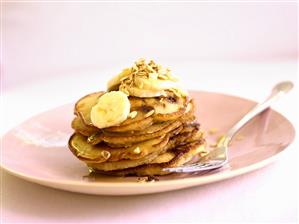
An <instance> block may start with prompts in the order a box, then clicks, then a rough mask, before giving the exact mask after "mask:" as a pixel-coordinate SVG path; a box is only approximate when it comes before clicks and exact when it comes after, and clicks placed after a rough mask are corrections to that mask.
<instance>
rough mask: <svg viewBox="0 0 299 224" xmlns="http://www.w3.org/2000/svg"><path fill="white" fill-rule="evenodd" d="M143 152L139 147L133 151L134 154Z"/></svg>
mask: <svg viewBox="0 0 299 224" xmlns="http://www.w3.org/2000/svg"><path fill="white" fill-rule="evenodd" d="M140 152H141V151H140V148H139V147H137V148H135V149H134V150H133V153H134V154H139V153H140Z"/></svg>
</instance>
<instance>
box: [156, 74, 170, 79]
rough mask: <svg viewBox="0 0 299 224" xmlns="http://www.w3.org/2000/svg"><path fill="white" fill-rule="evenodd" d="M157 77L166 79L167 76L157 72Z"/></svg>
mask: <svg viewBox="0 0 299 224" xmlns="http://www.w3.org/2000/svg"><path fill="white" fill-rule="evenodd" d="M158 78H159V79H162V80H168V76H166V75H163V74H159V75H158Z"/></svg>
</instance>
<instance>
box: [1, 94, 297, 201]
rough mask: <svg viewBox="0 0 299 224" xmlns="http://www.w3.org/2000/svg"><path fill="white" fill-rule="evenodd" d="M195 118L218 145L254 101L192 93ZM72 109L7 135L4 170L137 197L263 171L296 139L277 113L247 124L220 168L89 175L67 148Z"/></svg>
mask: <svg viewBox="0 0 299 224" xmlns="http://www.w3.org/2000/svg"><path fill="white" fill-rule="evenodd" d="M191 95H192V96H193V98H194V99H195V103H196V105H197V118H198V121H199V122H200V123H201V126H202V128H203V129H204V130H206V131H207V133H208V130H211V129H217V132H216V133H214V134H207V138H208V142H209V143H210V144H212V143H214V142H215V141H216V139H217V137H219V135H221V134H222V133H225V132H226V131H227V130H228V129H229V128H230V127H231V126H232V125H233V124H234V123H235V122H236V121H238V120H239V119H240V118H241V117H242V116H243V115H244V114H245V113H246V112H247V111H248V110H249V109H250V108H251V107H253V106H254V105H255V104H256V103H255V102H253V101H250V100H247V99H243V98H239V97H235V96H229V95H224V94H219V93H210V92H201V91H192V92H191ZM72 118H73V105H64V106H61V107H58V108H55V109H52V110H49V111H47V112H45V113H42V114H40V115H37V116H35V117H33V118H31V119H29V120H27V121H26V122H24V123H23V124H21V125H19V126H18V127H16V128H14V129H13V130H11V131H9V132H8V133H7V134H6V135H5V136H4V137H3V148H2V164H1V166H2V168H4V170H6V171H8V172H9V173H11V174H13V175H15V176H18V177H20V178H23V179H25V180H28V181H31V182H34V183H38V184H41V185H45V186H49V187H53V188H57V189H63V190H67V191H73V192H81V193H87V194H101V195H133V194H146V193H156V192H164V191H170V190H175V189H182V188H187V187H191V186H198V185H202V184H207V183H212V182H215V181H220V180H224V179H227V178H231V177H234V176H237V175H241V174H244V173H247V172H250V171H253V170H256V169H258V168H261V167H263V166H265V165H267V164H269V163H270V162H272V161H274V160H275V159H276V158H277V157H278V156H280V155H281V153H282V152H283V151H285V149H286V147H287V146H288V145H289V144H290V143H291V142H292V141H293V140H294V137H295V130H294V127H293V126H292V124H291V123H290V122H289V121H288V120H287V119H286V118H285V117H284V116H282V115H281V114H279V113H278V112H276V111H274V110H271V109H269V110H267V111H265V112H263V113H262V114H260V115H259V116H257V117H256V118H254V119H253V120H252V121H251V122H249V123H248V124H247V125H246V126H245V127H244V128H243V129H242V130H241V131H240V132H239V133H238V134H237V136H236V137H235V138H234V139H233V141H232V145H231V147H230V148H229V164H228V166H226V167H224V168H222V169H221V170H217V171H212V172H207V173H194V174H172V175H168V176H165V177H160V178H159V179H160V180H159V181H155V182H149V183H140V182H138V181H137V178H135V177H128V178H119V177H106V176H92V175H89V172H88V169H87V167H86V166H85V164H83V163H82V162H80V161H78V160H77V158H75V157H74V156H73V155H72V153H71V152H70V151H69V150H68V147H67V140H68V137H69V136H70V135H71V134H72V129H71V128H70V123H71V120H72Z"/></svg>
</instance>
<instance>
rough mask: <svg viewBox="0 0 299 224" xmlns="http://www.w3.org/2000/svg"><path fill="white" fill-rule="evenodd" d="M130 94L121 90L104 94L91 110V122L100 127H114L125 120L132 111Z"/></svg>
mask: <svg viewBox="0 0 299 224" xmlns="http://www.w3.org/2000/svg"><path fill="white" fill-rule="evenodd" d="M130 107H131V105H130V101H129V99H128V96H127V95H126V94H124V93H123V92H121V91H111V92H108V93H105V94H104V95H102V96H101V97H100V98H99V99H98V102H97V104H96V105H95V106H93V107H92V109H91V112H90V118H91V122H92V124H93V125H94V126H96V127H98V128H106V127H112V126H115V125H119V124H120V123H122V122H123V121H125V120H126V119H127V117H128V115H129V113H130Z"/></svg>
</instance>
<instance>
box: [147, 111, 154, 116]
mask: <svg viewBox="0 0 299 224" xmlns="http://www.w3.org/2000/svg"><path fill="white" fill-rule="evenodd" d="M154 113H155V110H151V111H149V112H148V113H147V114H145V117H149V116H152V115H153V114H154Z"/></svg>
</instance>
